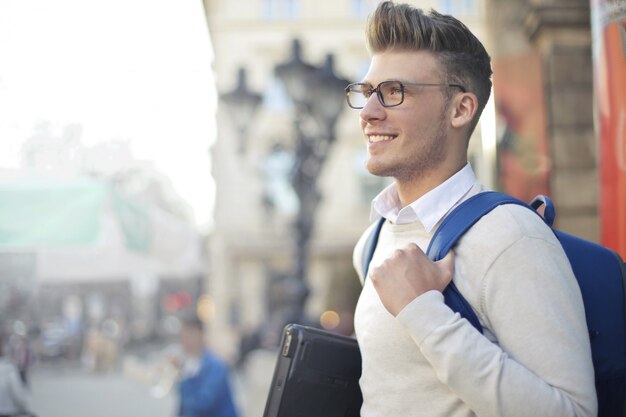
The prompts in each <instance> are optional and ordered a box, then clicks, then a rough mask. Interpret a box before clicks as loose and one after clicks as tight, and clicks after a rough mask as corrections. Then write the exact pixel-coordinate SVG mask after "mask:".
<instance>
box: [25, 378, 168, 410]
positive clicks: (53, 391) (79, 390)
mask: <svg viewBox="0 0 626 417" xmlns="http://www.w3.org/2000/svg"><path fill="white" fill-rule="evenodd" d="M31 404H32V410H33V411H34V412H35V413H36V414H37V416H38V417H86V416H89V417H124V416H129V417H172V416H174V415H175V412H174V410H175V404H176V399H175V397H174V395H173V394H170V395H168V396H166V397H165V398H162V399H156V398H153V397H151V396H150V393H149V387H148V386H146V385H143V384H141V383H139V382H136V381H134V380H131V379H129V378H127V377H125V376H123V375H122V373H121V372H119V373H110V374H104V375H94V374H90V373H88V372H86V371H83V370H81V369H79V368H77V367H73V368H61V367H54V368H52V367H49V368H40V369H34V370H33V373H32V395H31Z"/></svg>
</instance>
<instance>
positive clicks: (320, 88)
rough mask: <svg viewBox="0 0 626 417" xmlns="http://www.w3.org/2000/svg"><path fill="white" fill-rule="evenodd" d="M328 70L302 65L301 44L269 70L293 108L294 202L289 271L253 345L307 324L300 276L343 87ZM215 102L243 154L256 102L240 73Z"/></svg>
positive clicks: (330, 59)
mask: <svg viewBox="0 0 626 417" xmlns="http://www.w3.org/2000/svg"><path fill="white" fill-rule="evenodd" d="M333 64H334V58H333V55H332V54H329V55H328V56H327V57H326V61H325V63H324V65H322V66H321V67H315V66H314V65H311V64H309V63H306V62H305V61H304V60H303V59H302V47H301V44H300V42H299V41H298V40H297V39H294V40H293V41H292V48H291V56H290V57H289V58H288V60H287V62H285V63H281V64H279V65H277V66H276V67H275V68H274V74H275V76H276V78H278V80H279V81H280V82H281V83H282V84H283V86H284V89H285V92H286V94H287V96H288V98H289V99H290V100H291V102H292V103H293V104H294V113H293V130H294V136H295V142H296V143H295V147H294V155H293V156H294V158H293V159H294V161H295V162H294V166H293V169H292V172H291V176H290V180H291V185H292V187H293V190H294V192H295V195H296V197H297V200H298V211H297V214H296V218H295V221H294V224H293V228H294V232H295V233H294V234H295V239H294V252H295V253H294V255H295V265H294V266H293V270H292V271H290V272H289V273H287V274H285V275H284V277H285V278H284V279H282V278H281V280H280V291H279V293H280V295H279V296H277V297H276V298H277V299H276V300H272V302H273V303H274V304H275V307H276V312H275V313H274V314H272V315H271V316H270V317H269V320H268V321H267V323H265V324H264V325H263V326H261V328H259V329H258V330H257V332H256V333H255V334H253V335H252V336H251V340H257V339H259V337H258V336H259V334H261V333H265V334H267V332H268V331H269V332H271V333H272V334H273V335H275V336H276V342H278V337H279V336H280V331H281V330H282V327H283V326H284V325H285V324H286V323H289V322H300V323H307V322H308V320H307V319H306V317H305V316H304V306H305V303H306V299H307V297H308V295H309V289H308V286H307V284H306V271H307V269H308V264H309V257H310V254H309V252H310V251H309V249H310V242H311V237H312V233H313V229H314V225H315V214H316V211H317V207H318V205H319V202H320V200H321V193H320V191H319V189H318V186H317V181H318V178H319V175H320V172H321V170H322V167H323V165H324V162H325V161H326V158H327V156H328V152H329V150H330V147H331V145H332V143H333V142H334V141H335V138H336V134H335V126H336V124H337V120H338V117H339V114H340V113H341V110H342V109H343V108H344V103H345V93H344V88H345V86H346V85H347V84H348V81H347V80H344V79H342V78H340V77H337V75H335V72H334V69H333ZM220 97H221V99H222V101H223V102H224V104H225V105H226V106H227V108H228V111H229V113H230V114H231V117H232V120H233V124H234V125H235V128H236V130H237V133H238V135H239V152H243V151H244V150H245V143H246V136H247V130H248V126H249V124H250V120H251V118H252V117H253V115H254V113H255V112H256V110H257V108H258V106H259V104H260V102H261V97H260V95H258V94H256V93H254V92H251V91H250V90H248V88H247V85H246V74H245V70H244V69H242V68H240V69H239V79H238V83H237V87H236V88H235V89H234V90H233V91H231V92H229V93H226V94H222V95H221V96H220ZM281 275H282V274H281ZM257 344H258V340H257V341H256V342H251V343H250V346H248V349H253V348H254V347H255V346H256V345H257ZM243 356H244V357H245V352H244V353H243Z"/></svg>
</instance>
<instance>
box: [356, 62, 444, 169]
mask: <svg viewBox="0 0 626 417" xmlns="http://www.w3.org/2000/svg"><path fill="white" fill-rule="evenodd" d="M441 74H442V70H441V66H440V64H439V62H438V61H437V59H436V58H435V56H434V55H433V54H432V53H431V52H428V51H386V52H382V53H377V54H375V55H374V56H373V57H372V62H371V64H370V68H369V71H368V73H367V75H366V76H365V79H364V80H363V82H364V83H369V84H371V85H372V86H373V87H376V86H377V85H378V83H380V82H382V81H387V80H397V81H401V82H404V83H435V84H436V83H441V82H445V81H444V80H443V77H442V76H441ZM442 88H445V87H414V86H406V87H405V91H404V102H403V103H402V104H400V105H399V106H396V107H388V108H386V107H383V106H382V104H380V102H379V100H378V97H376V94H372V95H371V96H370V98H369V100H368V101H367V103H366V104H365V107H364V108H363V109H362V110H361V114H360V117H361V129H362V131H363V134H364V137H365V140H366V141H367V150H368V155H369V158H368V160H367V163H366V167H367V169H368V171H369V172H371V173H372V174H374V175H378V176H388V177H394V178H395V179H396V180H399V181H410V180H412V179H414V178H418V177H419V176H421V175H422V174H424V173H427V172H429V171H431V170H433V169H436V167H437V166H438V165H440V164H441V162H442V161H443V160H444V159H445V157H446V149H447V129H448V128H449V127H448V123H447V117H446V116H447V113H448V111H447V103H446V100H445V97H444V93H445V92H444V91H442Z"/></svg>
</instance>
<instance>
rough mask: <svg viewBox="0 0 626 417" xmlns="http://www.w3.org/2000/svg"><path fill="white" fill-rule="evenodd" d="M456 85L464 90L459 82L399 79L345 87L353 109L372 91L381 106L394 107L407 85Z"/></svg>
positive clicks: (400, 99)
mask: <svg viewBox="0 0 626 417" xmlns="http://www.w3.org/2000/svg"><path fill="white" fill-rule="evenodd" d="M407 86H410V87H456V88H458V89H460V90H461V91H462V92H464V93H465V92H466V91H467V90H466V89H465V87H463V86H462V85H459V84H429V83H402V82H400V81H383V82H382V83H380V84H378V86H376V87H372V85H371V84H366V83H354V84H350V85H349V86H347V87H346V99H347V100H348V106H350V107H352V108H353V109H362V108H363V107H365V103H367V100H368V99H369V98H370V96H371V95H372V94H373V93H376V95H377V96H378V101H380V104H382V105H383V107H395V106H399V105H400V104H402V103H403V102H404V89H405V88H406V87H407Z"/></svg>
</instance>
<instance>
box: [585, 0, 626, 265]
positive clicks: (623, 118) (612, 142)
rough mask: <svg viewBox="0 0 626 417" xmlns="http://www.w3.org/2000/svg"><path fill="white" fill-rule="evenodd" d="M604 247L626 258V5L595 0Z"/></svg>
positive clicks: (595, 42) (593, 16)
mask: <svg viewBox="0 0 626 417" xmlns="http://www.w3.org/2000/svg"><path fill="white" fill-rule="evenodd" d="M591 14H592V32H593V58H594V89H595V98H596V100H595V104H596V109H595V111H596V130H597V134H598V136H599V143H600V153H599V155H600V161H599V163H600V224H601V240H602V244H603V245H605V246H607V247H609V248H611V249H613V250H615V251H617V252H618V253H619V254H620V255H621V256H622V258H624V259H626V5H625V3H624V2H623V1H607V0H592V1H591Z"/></svg>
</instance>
